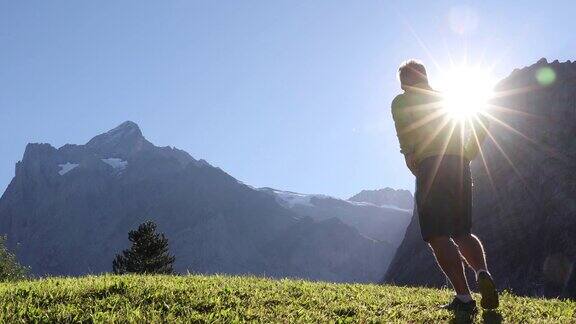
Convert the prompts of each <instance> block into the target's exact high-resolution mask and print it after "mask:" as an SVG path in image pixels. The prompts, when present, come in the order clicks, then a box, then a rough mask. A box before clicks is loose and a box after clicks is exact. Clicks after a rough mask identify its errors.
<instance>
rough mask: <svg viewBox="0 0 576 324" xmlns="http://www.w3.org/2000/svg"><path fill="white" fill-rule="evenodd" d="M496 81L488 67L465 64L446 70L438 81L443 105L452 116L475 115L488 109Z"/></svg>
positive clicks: (465, 116)
mask: <svg viewBox="0 0 576 324" xmlns="http://www.w3.org/2000/svg"><path fill="white" fill-rule="evenodd" d="M494 83H495V82H494V79H493V78H492V77H491V75H490V73H489V71H488V70H487V69H482V68H478V67H469V66H463V67H458V68H453V69H451V70H449V71H446V73H445V74H444V75H443V76H442V78H441V79H440V81H439V83H438V89H439V90H440V91H441V93H442V98H443V99H442V101H443V107H444V109H446V111H447V113H448V114H449V115H450V116H452V118H456V119H466V118H471V117H474V116H475V115H477V114H479V113H481V112H482V111H483V110H484V109H486V106H487V105H488V101H489V100H490V98H491V97H492V96H493V88H494Z"/></svg>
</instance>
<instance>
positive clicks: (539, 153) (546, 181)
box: [385, 59, 576, 296]
mask: <svg viewBox="0 0 576 324" xmlns="http://www.w3.org/2000/svg"><path fill="white" fill-rule="evenodd" d="M497 93H498V94H499V95H498V96H497V98H496V99H495V100H494V104H495V105H497V106H500V107H504V109H492V111H491V112H490V113H491V114H493V115H494V117H495V118H497V119H498V120H500V121H502V122H497V121H494V120H492V121H491V125H490V133H491V134H492V136H493V138H494V140H492V139H490V138H488V139H487V140H486V143H484V146H483V153H484V159H485V161H486V166H487V168H486V167H485V166H484V163H483V161H482V157H478V158H477V159H476V160H475V161H474V162H473V163H472V174H473V178H474V209H473V210H474V216H473V219H474V225H473V231H474V232H475V233H477V234H478V236H479V237H480V238H481V239H482V240H483V242H484V243H485V248H486V251H487V254H488V262H489V266H490V269H491V271H492V272H493V275H494V276H495V278H496V281H497V283H498V285H499V286H500V288H507V289H510V290H512V291H514V292H516V293H520V294H529V295H543V296H558V295H562V296H574V295H576V285H575V282H576V278H575V276H576V264H575V261H576V235H575V233H576V141H575V140H574V139H575V138H576V63H571V62H569V61H568V62H565V63H559V62H558V61H554V62H552V63H548V62H547V61H546V60H545V59H542V60H540V61H539V62H538V63H537V64H534V65H532V66H529V67H526V68H523V69H520V70H515V71H514V72H513V73H512V74H511V75H510V76H509V77H507V78H506V79H505V80H503V81H502V82H500V83H499V85H498V86H497ZM496 143H498V145H497V144H496ZM434 263H435V261H434V259H433V257H432V254H431V253H430V251H429V249H428V248H427V247H426V246H425V244H424V243H423V242H422V240H421V238H420V234H419V229H418V220H417V217H414V218H413V219H412V221H411V223H410V225H409V226H408V229H407V232H406V235H405V238H404V240H403V242H402V244H401V245H400V247H399V249H398V251H397V253H396V255H395V258H394V261H393V262H392V264H391V265H390V268H389V270H388V272H387V274H386V277H385V282H394V283H397V284H404V285H432V286H440V285H443V284H445V282H446V281H445V279H444V276H443V275H442V273H441V272H440V271H439V270H437V267H436V265H435V264H434Z"/></svg>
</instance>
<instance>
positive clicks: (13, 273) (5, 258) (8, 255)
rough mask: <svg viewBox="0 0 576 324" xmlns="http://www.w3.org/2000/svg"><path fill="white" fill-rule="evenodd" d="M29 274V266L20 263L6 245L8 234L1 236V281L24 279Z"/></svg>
mask: <svg viewBox="0 0 576 324" xmlns="http://www.w3.org/2000/svg"><path fill="white" fill-rule="evenodd" d="M27 274H28V268H26V267H24V266H22V265H20V264H19V263H18V261H17V260H16V255H14V253H12V252H10V251H9V250H8V248H7V247H6V236H0V281H12V280H19V279H24V278H26V275H27Z"/></svg>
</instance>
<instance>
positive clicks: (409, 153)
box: [392, 95, 416, 174]
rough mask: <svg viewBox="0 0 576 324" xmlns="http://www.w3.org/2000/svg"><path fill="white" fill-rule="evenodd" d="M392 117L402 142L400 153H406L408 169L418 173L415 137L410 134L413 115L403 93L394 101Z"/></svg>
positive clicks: (399, 139)
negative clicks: (415, 156)
mask: <svg viewBox="0 0 576 324" xmlns="http://www.w3.org/2000/svg"><path fill="white" fill-rule="evenodd" d="M392 118H393V119H394V126H395V127H396V136H398V142H399V143H400V153H402V154H404V159H405V160H406V166H407V167H408V169H410V171H411V172H412V173H413V174H416V161H415V158H414V149H415V145H414V138H413V136H411V135H412V134H409V126H410V124H411V123H412V117H411V113H410V111H409V107H408V105H407V104H406V102H405V98H404V96H403V95H400V96H397V97H396V98H394V100H393V101H392Z"/></svg>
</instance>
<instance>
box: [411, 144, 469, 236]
mask: <svg viewBox="0 0 576 324" xmlns="http://www.w3.org/2000/svg"><path fill="white" fill-rule="evenodd" d="M416 208H417V212H418V220H419V221H420V231H421V233H422V238H423V239H424V241H429V240H430V238H433V237H437V236H449V237H456V236H460V235H463V234H469V233H470V229H471V227H472V178H471V175H470V163H469V162H468V161H467V160H466V159H464V158H462V157H460V156H456V155H445V156H432V157H428V158H425V159H424V160H422V161H421V162H420V163H419V164H418V173H417V176H416Z"/></svg>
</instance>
